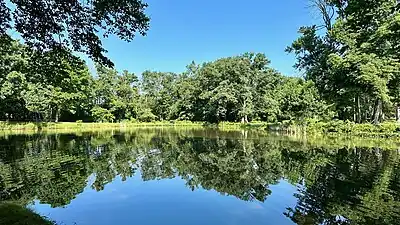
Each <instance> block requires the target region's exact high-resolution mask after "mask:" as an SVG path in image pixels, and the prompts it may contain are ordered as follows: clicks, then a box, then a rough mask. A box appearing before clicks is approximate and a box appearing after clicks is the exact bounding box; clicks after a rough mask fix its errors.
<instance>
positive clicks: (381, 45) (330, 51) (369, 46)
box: [287, 0, 400, 123]
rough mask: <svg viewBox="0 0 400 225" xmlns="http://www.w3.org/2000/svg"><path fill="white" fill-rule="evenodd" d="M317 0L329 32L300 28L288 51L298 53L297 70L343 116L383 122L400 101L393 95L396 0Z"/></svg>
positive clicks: (397, 66) (395, 61) (395, 84)
mask: <svg viewBox="0 0 400 225" xmlns="http://www.w3.org/2000/svg"><path fill="white" fill-rule="evenodd" d="M314 2H315V3H316V6H317V7H318V8H319V10H320V12H321V15H322V16H323V20H324V24H325V26H324V28H325V34H324V35H322V36H319V35H317V30H318V27H317V26H311V27H303V28H301V29H300V32H301V34H302V36H301V37H300V38H299V39H298V40H296V41H295V42H294V43H293V44H292V45H291V46H290V47H289V48H288V49H287V51H289V52H294V53H295V54H296V55H297V60H298V61H297V64H296V67H297V68H299V69H302V70H304V71H305V72H306V79H310V80H313V81H314V82H315V83H316V86H317V88H318V90H319V91H320V92H321V94H322V96H323V97H324V99H325V100H327V101H328V102H329V103H334V104H335V105H336V108H337V110H338V114H339V118H341V119H352V120H354V121H356V122H365V121H368V120H369V121H372V122H374V123H378V122H380V121H382V120H383V117H384V113H385V112H387V111H388V110H387V109H388V108H391V105H392V101H393V100H394V99H396V97H395V96H393V97H391V96H390V95H391V94H394V95H396V94H395V93H396V91H394V90H396V89H397V87H396V86H397V82H396V80H397V78H396V77H398V74H399V68H400V66H399V62H398V59H399V56H398V52H395V51H393V50H394V49H396V48H397V47H396V46H398V43H399V36H395V34H396V32H397V31H396V28H397V27H396V26H397V24H398V23H399V22H398V16H399V9H398V7H397V4H398V3H397V1H395V0H390V1H385V0H382V1H381V0H379V1H368V0H361V1H336V0H335V1H325V0H315V1H314ZM332 9H335V10H336V12H335V13H332ZM333 15H337V18H336V19H335V20H334V21H335V22H334V23H333V24H332V21H333Z"/></svg>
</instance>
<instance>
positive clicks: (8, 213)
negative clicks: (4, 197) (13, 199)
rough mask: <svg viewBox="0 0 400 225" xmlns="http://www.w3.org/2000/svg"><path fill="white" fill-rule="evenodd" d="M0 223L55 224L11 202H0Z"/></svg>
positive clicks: (16, 224) (20, 224) (13, 224)
mask: <svg viewBox="0 0 400 225" xmlns="http://www.w3.org/2000/svg"><path fill="white" fill-rule="evenodd" d="M0 224H1V225H56V223H55V222H52V221H50V220H48V219H47V218H44V217H42V216H40V215H38V214H36V213H35V212H33V211H32V210H30V209H27V208H25V207H23V206H20V205H16V204H12V203H0Z"/></svg>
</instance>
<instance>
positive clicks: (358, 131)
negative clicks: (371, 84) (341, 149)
mask: <svg viewBox="0 0 400 225" xmlns="http://www.w3.org/2000/svg"><path fill="white" fill-rule="evenodd" d="M132 128H196V129H200V128H201V129H202V128H205V129H206V128H213V129H219V130H224V131H229V130H259V131H266V132H275V133H280V134H283V135H289V136H293V135H295V136H298V135H300V136H321V135H323V136H353V137H361V138H364V137H365V138H390V139H393V138H396V139H397V138H400V123H397V122H384V123H381V124H379V125H374V124H368V123H363V124H356V123H352V122H348V121H330V122H313V121H311V122H310V121H308V122H302V123H300V122H294V121H285V122H278V123H267V122H253V123H247V124H243V123H237V122H221V123H219V124H210V123H204V122H191V121H157V122H120V123H84V122H58V123H55V122H37V123H34V122H4V121H0V132H3V133H16V134H18V133H21V134H23V133H25V132H29V133H37V132H47V131H52V132H60V131H69V132H90V131H103V130H104V131H105V130H126V129H132Z"/></svg>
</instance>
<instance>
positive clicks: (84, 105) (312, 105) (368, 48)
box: [0, 0, 400, 123]
mask: <svg viewBox="0 0 400 225" xmlns="http://www.w3.org/2000/svg"><path fill="white" fill-rule="evenodd" d="M16 2H17V3H16V4H17V8H16V10H18V9H19V8H18V6H19V5H18V4H22V3H20V2H19V1H16ZM39 2H42V1H39ZM104 2H107V1H104ZM139 2H140V1H139ZM312 2H313V4H314V5H315V8H316V9H318V10H319V12H320V14H321V18H322V21H323V25H320V26H318V25H313V26H307V27H302V28H300V30H299V33H300V37H299V38H298V39H297V40H295V41H294V42H293V43H292V44H291V45H290V46H289V47H288V48H287V49H286V51H287V52H290V53H293V54H295V55H296V58H297V63H296V65H295V66H296V67H297V68H298V69H299V70H300V71H302V72H303V73H304V74H305V76H304V77H302V78H296V77H287V76H284V75H283V74H281V73H279V72H278V71H276V70H275V69H273V68H271V67H270V66H269V64H270V61H269V59H268V58H267V57H266V56H265V54H263V53H244V54H241V55H237V56H232V57H226V58H221V59H217V60H215V61H212V62H206V63H202V64H196V63H195V62H192V63H190V64H189V65H188V66H187V68H186V71H185V72H183V73H171V72H161V71H144V72H143V73H142V74H141V75H140V76H137V75H135V74H133V73H130V72H129V71H123V72H118V71H116V70H115V69H113V68H112V67H111V66H112V63H111V62H110V61H109V60H108V59H106V58H102V53H101V52H99V54H97V56H98V57H97V58H96V57H95V56H94V55H93V54H92V55H91V56H92V57H93V58H94V59H95V61H96V62H97V64H96V74H95V75H92V74H91V73H90V72H89V69H88V67H87V66H86V65H85V62H84V61H83V60H81V59H79V58H78V57H76V56H74V54H73V53H72V51H71V49H72V50H75V51H76V50H77V49H75V48H70V47H66V46H68V45H64V44H62V43H61V42H60V43H59V44H53V45H51V47H49V48H47V50H43V49H44V48H38V47H37V46H36V45H35V44H34V43H32V42H29V41H27V42H26V44H21V43H20V42H18V41H16V40H12V39H11V38H10V37H9V36H8V35H7V34H5V33H3V34H2V36H1V39H0V45H1V46H0V47H1V51H2V54H1V55H0V65H1V67H0V91H1V92H0V100H1V103H2V104H0V120H6V121H56V122H57V121H77V120H82V121H95V122H121V121H155V120H159V121H163V120H190V121H204V122H210V123H218V122H221V121H232V122H248V121H255V120H257V121H267V122H276V121H283V120H304V119H308V118H313V119H317V120H331V119H333V118H336V119H340V120H350V121H354V122H357V123H362V122H373V123H379V122H382V121H383V120H385V119H388V118H397V119H400V88H399V87H400V61H399V60H400V53H399V52H400V33H399V31H400V13H399V12H400V7H399V4H398V3H397V1H396V0H376V1H370V0H360V1H353V0H345V1H342V0H341V1H338V0H312ZM139 6H140V8H141V9H142V10H143V9H144V8H145V7H146V5H139ZM21 7H22V6H21ZM24 7H28V6H24ZM54 7H61V6H56V5H55V6H54ZM98 7H99V8H97V10H101V9H103V8H101V7H105V6H104V5H100V6H98ZM92 8H93V7H92ZM94 9H96V7H94ZM103 10H104V9H103ZM110 10H111V9H110ZM66 13H67V14H68V13H70V12H69V11H67V12H66ZM110 13H111V12H110ZM140 13H141V14H140V16H144V14H143V11H140ZM112 15H113V14H112ZM70 16H77V15H70ZM81 16H83V15H81ZM130 16H132V17H134V16H138V15H130ZM81 19H82V18H81ZM94 19H95V18H90V19H89V20H94ZM103 19H104V18H103ZM142 19H143V21H142V22H143V24H142V25H143V27H142V28H143V33H144V31H145V30H147V28H148V27H147V25H148V20H147V18H146V17H143V18H142ZM71 23H72V22H71ZM114 25H115V24H114ZM21 26H22V25H21ZM118 26H122V27H118ZM23 27H24V26H23ZM138 27H140V26H138ZM16 28H20V27H18V26H17V27H16ZM118 28H120V29H123V30H124V27H123V25H121V24H117V28H115V29H118ZM3 30H4V29H3ZM19 32H22V33H24V32H25V33H26V32H28V31H26V30H23V29H20V30H19ZM127 32H128V31H127ZM130 32H131V33H132V34H134V30H131V31H130ZM28 33H29V32H28ZM121 34H123V33H121ZM127 35H128V34H127ZM72 36H73V35H72ZM128 36H129V37H131V38H133V36H132V35H128ZM128 36H127V37H128ZM23 37H24V39H28V40H31V39H30V38H32V37H30V36H29V35H25V36H23ZM122 39H123V38H122ZM35 40H36V41H39V42H40V40H41V39H40V38H39V39H35ZM45 40H47V39H45ZM53 41H54V40H53ZM81 41H82V40H81ZM42 42H43V41H42ZM42 42H41V43H42ZM45 43H47V42H45ZM52 43H53V42H52ZM82 43H83V42H82ZM42 44H43V43H42ZM100 44H101V43H100ZM100 44H99V46H97V47H93V46H92V47H93V48H101V45H100ZM99 57H100V58H99Z"/></svg>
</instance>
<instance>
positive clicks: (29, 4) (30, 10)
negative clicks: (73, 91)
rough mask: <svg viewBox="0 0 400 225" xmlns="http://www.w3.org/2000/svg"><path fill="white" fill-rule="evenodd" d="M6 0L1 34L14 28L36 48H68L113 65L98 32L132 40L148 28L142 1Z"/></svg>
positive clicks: (0, 4)
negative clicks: (7, 1) (7, 2)
mask: <svg viewBox="0 0 400 225" xmlns="http://www.w3.org/2000/svg"><path fill="white" fill-rule="evenodd" d="M5 2H6V1H5V0H1V1H0V12H1V16H0V21H1V22H0V35H2V34H4V33H5V32H6V31H7V30H10V29H12V30H15V31H17V32H19V33H20V34H21V36H22V38H23V39H24V41H25V43H27V44H28V45H29V46H31V47H35V48H36V49H37V50H48V49H53V50H55V49H58V48H59V47H60V46H62V47H67V48H70V49H71V50H74V51H78V52H84V53H86V54H88V55H89V56H90V57H91V58H92V59H93V60H94V61H96V62H101V63H103V64H106V65H109V66H111V65H113V64H112V62H111V61H110V60H109V59H108V58H107V57H106V56H105V55H104V53H105V52H106V50H105V49H104V48H103V46H102V42H101V40H100V37H99V34H100V35H102V36H103V37H108V36H109V35H116V36H118V37H119V38H120V39H122V40H125V41H131V40H132V39H133V38H134V37H135V35H136V33H137V32H138V33H140V34H142V35H145V34H146V31H147V30H148V28H149V20H150V19H149V17H147V16H146V15H145V12H144V11H145V9H146V7H147V4H145V3H143V2H142V1H141V0H96V1H79V0H68V1H66V0H63V1H59V0H37V1H25V0H11V1H9V3H11V4H5ZM11 18H12V21H13V22H12V23H11Z"/></svg>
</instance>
